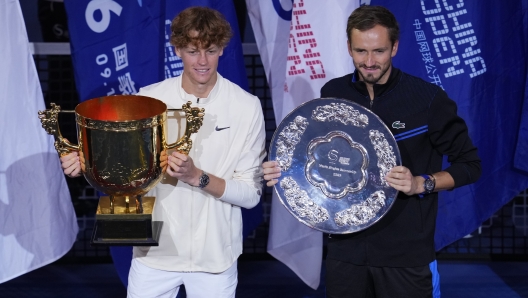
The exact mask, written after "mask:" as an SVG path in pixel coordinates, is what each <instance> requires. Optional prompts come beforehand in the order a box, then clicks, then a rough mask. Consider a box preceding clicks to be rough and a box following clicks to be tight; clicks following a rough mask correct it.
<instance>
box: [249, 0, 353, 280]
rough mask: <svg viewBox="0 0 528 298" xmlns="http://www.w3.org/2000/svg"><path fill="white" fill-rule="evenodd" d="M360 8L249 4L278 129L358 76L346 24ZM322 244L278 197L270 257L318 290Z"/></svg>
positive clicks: (285, 1) (337, 0) (338, 3)
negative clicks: (334, 85)
mask: <svg viewBox="0 0 528 298" xmlns="http://www.w3.org/2000/svg"><path fill="white" fill-rule="evenodd" d="M359 2H360V1H359V0H353V1H342V0H327V1H315V0H306V1H304V0H295V1H293V3H292V1H291V0H282V1H280V0H271V1H259V0H246V3H247V7H248V11H249V16H250V20H251V25H252V27H253V31H254V34H255V39H256V42H257V46H258V48H259V51H260V55H261V59H262V63H263V65H264V68H265V71H266V75H267V78H268V83H269V86H270V88H271V91H272V92H271V94H272V99H273V108H274V111H275V118H276V120H277V123H280V121H281V120H282V119H283V118H284V117H285V116H286V115H287V114H288V113H289V112H291V110H292V109H294V108H295V107H297V106H298V105H299V104H301V103H303V102H306V101H308V100H311V99H314V98H319V97H320V89H321V87H322V86H323V85H324V84H325V83H326V82H328V81H329V80H330V79H333V78H336V77H340V76H343V75H345V74H348V73H351V72H353V70H354V66H353V64H352V59H351V57H350V56H349V54H348V51H347V45H346V40H347V36H346V24H347V19H348V16H349V15H350V14H351V13H352V11H353V10H354V9H356V8H357V7H358V6H359ZM322 243H323V240H322V236H321V233H320V232H317V231H316V230H313V229H311V228H309V227H308V226H305V225H304V224H302V223H300V222H299V221H297V220H296V219H295V218H294V217H293V216H292V215H291V214H290V213H289V212H288V211H287V210H286V208H284V206H282V205H281V204H280V202H279V201H278V198H277V197H276V194H275V193H273V199H272V206H271V218H270V232H269V239H268V252H269V253H270V254H271V255H273V256H274V257H275V258H277V259H279V260H280V261H281V262H283V263H284V264H286V265H287V266H288V267H289V268H290V269H292V270H293V271H294V272H295V273H296V274H297V275H298V276H299V277H300V278H301V279H302V280H303V281H304V282H305V283H306V284H307V285H308V286H310V287H312V288H314V289H316V288H318V287H319V283H320V273H321V262H322V257H323V256H322Z"/></svg>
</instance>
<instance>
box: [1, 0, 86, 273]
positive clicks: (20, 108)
mask: <svg viewBox="0 0 528 298" xmlns="http://www.w3.org/2000/svg"><path fill="white" fill-rule="evenodd" d="M0 38H1V40H2V42H1V43H0V53H2V56H3V59H2V64H1V65H2V67H0V103H1V105H2V109H0V118H1V119H2V125H0V140H2V146H0V283H2V282H5V281H8V280H10V279H12V278H15V277H17V276H19V275H22V274H24V273H27V272H29V271H31V270H34V269H37V268H39V267H42V266H44V265H47V264H49V263H51V262H54V261H55V260H57V259H59V258H60V257H62V256H63V255H64V254H66V253H67V252H68V251H69V250H70V248H71V247H72V245H73V243H74V242H75V239H76V237H77V231H78V226H77V218H76V216H75V211H74V210H73V206H72V203H71V198H70V193H69V191H68V186H67V185H66V180H65V178H64V174H63V173H62V169H61V166H60V162H59V157H58V155H57V152H56V151H55V148H54V146H53V137H51V136H48V135H47V134H46V132H45V131H44V129H42V127H41V124H40V121H39V119H38V114H37V112H38V111H41V110H44V109H45V106H44V99H43V96H42V89H41V87H40V82H39V79H38V75H37V70H36V68H35V63H34V61H33V57H32V56H31V53H30V49H29V42H28V37H27V32H26V28H25V25H24V19H23V16H22V11H21V9H20V3H19V1H18V0H7V1H0Z"/></svg>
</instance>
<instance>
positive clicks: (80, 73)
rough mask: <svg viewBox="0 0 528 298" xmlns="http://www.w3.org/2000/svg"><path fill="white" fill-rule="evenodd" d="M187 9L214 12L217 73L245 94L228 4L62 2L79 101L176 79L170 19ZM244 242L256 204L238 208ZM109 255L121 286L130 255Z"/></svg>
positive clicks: (210, 0) (178, 65) (256, 217)
mask: <svg viewBox="0 0 528 298" xmlns="http://www.w3.org/2000/svg"><path fill="white" fill-rule="evenodd" d="M190 6H208V7H211V8H214V9H216V10H218V11H220V12H221V13H222V14H223V15H224V16H225V17H226V19H227V20H228V21H229V23H230V24H231V27H232V29H233V38H232V39H231V41H230V43H229V44H228V46H227V47H226V48H225V49H224V53H223V56H221V57H220V61H219V66H218V72H219V73H220V74H222V76H224V77H225V78H227V79H229V80H230V81H232V82H234V83H236V84H238V85H239V86H240V87H242V88H244V89H245V90H248V82H247V76H246V69H245V65H244V57H243V53H242V44H241V41H240V34H239V29H238V23H237V18H236V13H235V8H234V5H233V1H230V0H216V1H214V0H179V1H165V0H137V1H132V0H91V1H90V0H65V7H66V12H67V14H68V27H69V31H70V39H71V52H72V59H73V65H74V71H75V81H76V84H77V90H78V92H79V96H80V98H81V101H84V100H87V99H91V98H95V97H99V96H107V95H113V94H135V93H136V92H137V91H138V90H139V88H141V87H143V86H146V85H149V84H152V83H156V82H159V81H162V80H164V79H166V78H170V77H174V76H179V75H180V74H181V73H182V71H183V64H182V62H181V59H179V57H177V56H176V54H175V52H174V49H173V47H172V46H171V45H170V43H169V37H170V24H171V21H172V19H173V18H174V17H175V16H176V15H177V14H178V13H179V12H180V11H182V10H183V9H185V8H187V7H190ZM242 215H243V220H244V231H243V234H244V238H245V237H246V236H247V235H248V234H249V233H250V232H251V231H253V230H254V229H255V228H256V227H257V226H258V225H259V224H260V222H261V220H262V206H261V204H259V205H257V206H256V207H254V208H253V209H249V210H248V209H242ZM111 252H112V257H113V258H114V263H115V264H116V268H117V270H118V273H119V275H120V277H121V280H122V281H123V283H124V284H125V285H126V284H127V276H128V269H129V267H130V260H131V256H132V251H131V248H130V247H112V248H111Z"/></svg>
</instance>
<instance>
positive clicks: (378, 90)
mask: <svg viewBox="0 0 528 298" xmlns="http://www.w3.org/2000/svg"><path fill="white" fill-rule="evenodd" d="M401 75H402V72H401V70H399V69H398V68H395V67H394V65H393V66H392V68H391V73H390V75H389V79H388V80H387V83H385V84H374V98H378V97H382V96H383V95H385V94H386V93H387V92H389V91H390V90H392V89H394V87H395V86H396V85H397V84H398V82H399V81H400V77H401ZM349 84H350V85H351V86H352V87H354V88H355V89H356V90H357V91H358V92H359V93H361V94H363V95H365V96H369V94H368V90H367V84H365V82H363V81H360V80H359V74H358V71H357V69H356V70H355V71H354V73H353V74H352V77H351V79H350V81H349Z"/></svg>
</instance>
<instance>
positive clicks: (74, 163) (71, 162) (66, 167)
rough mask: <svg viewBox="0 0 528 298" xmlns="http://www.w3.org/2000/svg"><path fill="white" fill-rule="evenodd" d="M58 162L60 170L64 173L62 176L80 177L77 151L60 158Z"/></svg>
mask: <svg viewBox="0 0 528 298" xmlns="http://www.w3.org/2000/svg"><path fill="white" fill-rule="evenodd" d="M60 160H61V165H62V170H63V171H64V174H65V175H66V176H68V177H71V178H74V177H79V176H81V175H82V173H81V162H80V158H79V153H78V152H77V151H74V152H71V153H68V154H67V155H64V156H61V158H60Z"/></svg>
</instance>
